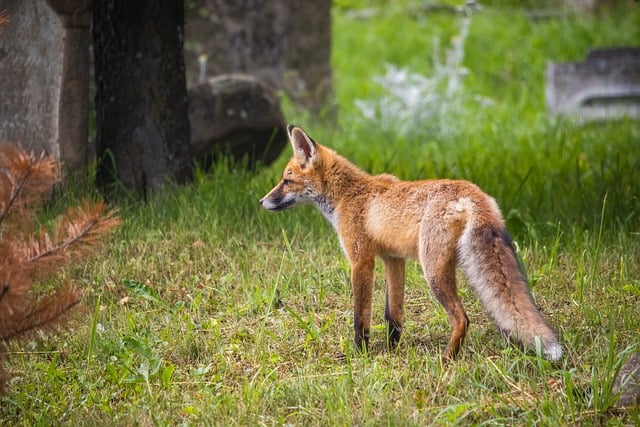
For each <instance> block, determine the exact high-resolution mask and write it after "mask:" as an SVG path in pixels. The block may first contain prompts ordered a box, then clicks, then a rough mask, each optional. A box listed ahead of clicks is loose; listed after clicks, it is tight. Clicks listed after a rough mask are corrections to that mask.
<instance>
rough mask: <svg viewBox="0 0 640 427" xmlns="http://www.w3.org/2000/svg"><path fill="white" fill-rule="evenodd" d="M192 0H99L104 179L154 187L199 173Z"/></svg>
mask: <svg viewBox="0 0 640 427" xmlns="http://www.w3.org/2000/svg"><path fill="white" fill-rule="evenodd" d="M183 40H184V0H136V1H128V0H95V2H94V14H93V41H94V55H95V76H96V125H97V129H96V152H97V156H98V161H99V163H98V170H97V176H96V179H97V183H98V185H99V186H100V187H101V188H103V189H105V190H107V191H112V190H113V189H114V188H117V187H118V185H119V184H122V185H123V186H124V187H125V189H127V190H134V191H135V192H137V193H139V194H142V195H146V194H147V193H148V192H150V191H153V190H156V189H158V188H160V187H161V186H162V185H163V184H164V183H165V182H166V181H175V182H178V183H182V182H185V181H188V180H189V179H190V178H191V173H192V167H191V146H190V130H189V120H188V105H187V92H186V83H185V69H184V59H183V54H182V48H183Z"/></svg>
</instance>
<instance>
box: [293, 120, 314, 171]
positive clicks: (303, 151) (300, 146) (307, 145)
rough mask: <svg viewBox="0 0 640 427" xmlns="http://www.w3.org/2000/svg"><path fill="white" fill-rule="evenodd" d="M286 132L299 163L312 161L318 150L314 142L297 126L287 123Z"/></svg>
mask: <svg viewBox="0 0 640 427" xmlns="http://www.w3.org/2000/svg"><path fill="white" fill-rule="evenodd" d="M287 132H288V133H289V140H290V141H291V146H292V147H293V154H294V156H295V157H296V159H297V160H298V162H299V163H300V165H301V166H305V165H307V164H308V163H313V162H314V161H315V158H316V154H317V152H318V150H317V144H316V142H315V141H314V140H313V139H311V138H309V136H308V135H307V134H306V133H305V131H304V130H302V129H301V128H299V127H296V126H293V125H289V126H287Z"/></svg>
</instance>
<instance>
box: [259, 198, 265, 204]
mask: <svg viewBox="0 0 640 427" xmlns="http://www.w3.org/2000/svg"><path fill="white" fill-rule="evenodd" d="M258 202H259V203H260V206H262V203H263V202H264V198H263V199H260V200H258Z"/></svg>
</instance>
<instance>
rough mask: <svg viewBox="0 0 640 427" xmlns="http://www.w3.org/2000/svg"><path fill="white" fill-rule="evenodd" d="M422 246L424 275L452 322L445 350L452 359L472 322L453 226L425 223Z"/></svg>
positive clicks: (447, 358) (445, 354)
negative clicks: (461, 290) (462, 293)
mask: <svg viewBox="0 0 640 427" xmlns="http://www.w3.org/2000/svg"><path fill="white" fill-rule="evenodd" d="M425 225H426V224H425V223H423V226H425ZM419 250H420V263H421V264H422V271H423V272H424V277H425V279H426V280H427V282H429V287H430V288H431V290H432V291H433V293H434V295H435V297H436V299H437V300H438V301H439V302H440V304H441V305H442V307H444V309H445V311H446V312H447V316H448V317H449V322H450V323H451V328H452V331H451V337H450V338H449V343H448V344H447V347H446V348H445V350H444V352H443V353H442V357H443V359H445V360H450V359H453V358H454V357H455V356H456V354H457V353H458V350H460V346H461V345H462V342H463V341H464V337H465V335H466V334H467V327H468V326H469V318H468V317H467V315H466V313H465V312H464V307H463V306H462V302H461V301H460V297H459V296H458V290H457V287H456V239H455V237H454V235H453V233H452V232H451V231H450V229H446V228H429V227H428V226H425V227H424V228H423V230H422V231H421V238H420V248H419Z"/></svg>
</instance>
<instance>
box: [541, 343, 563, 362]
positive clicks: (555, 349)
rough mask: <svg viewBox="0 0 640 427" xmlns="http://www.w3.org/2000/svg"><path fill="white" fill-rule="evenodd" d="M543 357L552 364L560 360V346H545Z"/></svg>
mask: <svg viewBox="0 0 640 427" xmlns="http://www.w3.org/2000/svg"><path fill="white" fill-rule="evenodd" d="M544 356H545V357H546V358H547V359H549V360H552V361H554V362H556V361H558V360H560V358H561V357H562V346H561V345H560V344H558V343H553V344H551V345H549V346H546V347H545V349H544Z"/></svg>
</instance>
